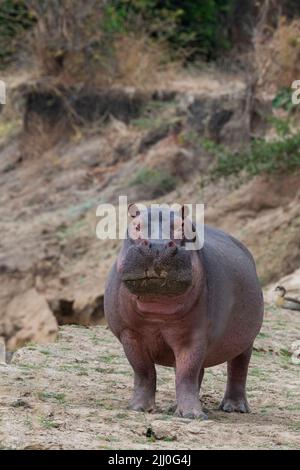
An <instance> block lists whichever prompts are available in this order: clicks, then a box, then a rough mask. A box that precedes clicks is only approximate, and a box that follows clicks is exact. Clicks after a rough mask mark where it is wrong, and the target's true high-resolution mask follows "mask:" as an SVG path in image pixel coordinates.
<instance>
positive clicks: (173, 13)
mask: <svg viewBox="0 0 300 470" xmlns="http://www.w3.org/2000/svg"><path fill="white" fill-rule="evenodd" d="M237 3H238V2H237V0H196V1H195V0H194V1H193V0H167V1H165V2H162V1H160V0H133V1H131V2H129V1H128V0H114V1H112V2H111V4H110V5H109V6H108V7H107V9H106V22H105V25H106V29H107V30H109V31H115V32H116V31H117V32H124V31H128V30H132V28H133V25H135V27H136V28H139V29H140V28H143V29H144V30H145V32H147V33H148V34H149V35H150V36H152V37H154V38H163V39H166V40H167V41H168V42H169V43H171V45H172V47H173V48H174V47H175V48H176V49H178V48H179V49H181V48H184V49H189V51H187V54H188V55H193V54H194V53H195V50H197V54H202V55H203V56H205V57H208V58H211V57H214V56H215V55H216V54H217V53H218V52H220V51H222V50H224V49H228V48H229V46H230V41H229V27H228V17H229V15H230V14H232V12H233V10H234V8H235V6H236V4H237Z"/></svg>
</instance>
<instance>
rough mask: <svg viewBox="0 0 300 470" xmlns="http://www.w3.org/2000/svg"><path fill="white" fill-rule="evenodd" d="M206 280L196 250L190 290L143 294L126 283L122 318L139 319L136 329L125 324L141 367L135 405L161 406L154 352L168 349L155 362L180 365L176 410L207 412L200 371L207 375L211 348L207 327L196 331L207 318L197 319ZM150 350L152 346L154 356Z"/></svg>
mask: <svg viewBox="0 0 300 470" xmlns="http://www.w3.org/2000/svg"><path fill="white" fill-rule="evenodd" d="M119 266H120V265H119ZM201 286H202V277H201V270H200V269H199V261H198V257H197V256H196V255H195V256H193V284H192V286H191V287H190V288H189V289H188V290H187V291H186V292H185V293H184V294H181V295H178V296H168V297H166V296H161V297H157V296H151V295H149V296H147V295H145V296H137V295H134V294H132V293H130V292H129V291H128V290H127V289H126V287H124V286H121V287H120V293H119V296H120V299H122V304H123V309H122V310H120V315H121V318H122V319H123V321H124V323H126V324H128V325H134V329H132V328H130V327H129V328H125V329H124V330H123V332H122V334H121V337H120V340H121V342H122V344H123V347H124V351H125V354H126V355H127V358H128V360H129V362H130V363H131V365H132V366H133V369H134V370H135V387H134V395H133V398H132V400H131V404H130V408H131V409H134V410H137V411H139V410H145V411H153V410H154V409H155V388H156V386H155V384H156V373H155V369H154V364H153V359H154V358H153V357H152V358H151V355H152V354H155V350H156V349H162V350H163V351H164V352H163V354H159V357H156V360H155V362H156V363H159V364H161V365H166V366H172V367H175V365H176V401H177V407H176V410H175V413H176V414H177V415H178V416H184V417H190V418H204V419H205V418H206V415H205V414H204V413H203V411H202V408H201V404H200V401H199V389H200V385H201V380H200V376H201V379H202V376H203V369H202V364H203V361H204V356H205V350H206V338H205V337H204V335H203V334H201V331H204V330H205V329H206V328H199V330H198V334H195V333H193V330H194V328H193V325H194V324H195V321H197V323H198V324H199V327H200V326H201V323H202V322H201V319H197V305H198V303H199V289H201ZM183 319H184V320H183ZM199 320H200V321H199ZM183 321H184V323H183ZM203 322H205V319H204V318H203ZM171 325H172V328H170V326H171ZM133 345H134V349H133ZM161 345H163V347H161ZM149 350H152V351H151V353H150V357H149Z"/></svg>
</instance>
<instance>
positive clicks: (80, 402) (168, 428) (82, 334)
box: [0, 306, 300, 449]
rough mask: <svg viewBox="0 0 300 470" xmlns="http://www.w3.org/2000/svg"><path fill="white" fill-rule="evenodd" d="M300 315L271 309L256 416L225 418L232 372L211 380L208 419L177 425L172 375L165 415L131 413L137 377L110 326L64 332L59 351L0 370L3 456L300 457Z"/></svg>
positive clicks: (253, 397) (161, 404)
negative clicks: (36, 452)
mask: <svg viewBox="0 0 300 470" xmlns="http://www.w3.org/2000/svg"><path fill="white" fill-rule="evenodd" d="M299 330H300V315H299V313H298V312H294V313H293V312H289V311H279V310H278V309H276V308H274V307H270V306H269V307H268V306H267V308H266V316H265V322H264V326H263V329H262V332H261V333H260V335H259V337H258V338H257V340H256V344H255V350H254V353H253V356H252V361H251V367H250V371H249V378H248V398H249V402H250V405H251V409H252V412H251V414H248V415H242V414H226V413H224V412H221V411H218V404H219V402H220V400H221V398H222V395H223V392H224V387H225V381H226V367H225V365H222V366H218V367H214V368H211V369H208V370H207V371H206V373H205V377H204V382H203V388H202V398H201V400H202V402H203V406H204V409H205V410H206V412H207V413H208V416H209V420H208V421H198V420H189V419H180V418H175V417H173V416H172V415H170V414H168V413H167V408H168V406H169V405H170V403H172V402H173V401H174V373H173V370H171V369H168V368H164V367H158V394H157V405H158V408H159V412H158V413H154V414H144V413H137V412H133V411H129V410H127V403H128V400H129V397H130V393H131V388H132V371H131V368H130V366H129V364H128V363H127V360H126V358H125V356H124V354H123V351H122V349H121V347H120V345H119V344H118V342H117V340H116V339H115V338H114V336H113V335H112V334H111V332H110V331H109V330H108V329H107V327H106V326H104V325H103V326H96V327H83V326H64V327H61V328H60V333H59V337H58V339H57V341H56V342H55V343H53V344H49V345H47V346H46V345H43V346H41V345H40V346H35V345H29V346H28V347H25V348H23V349H20V350H19V351H18V352H17V353H16V354H15V355H14V356H13V360H12V362H11V364H9V365H1V366H0V420H1V428H0V446H1V448H3V449H76V448H77V449H246V448H250V449H296V448H299V447H300V393H299V378H300V376H299V365H296V364H293V362H292V360H291V347H292V346H291V345H292V344H293V342H295V341H296V340H297V339H298V340H299Z"/></svg>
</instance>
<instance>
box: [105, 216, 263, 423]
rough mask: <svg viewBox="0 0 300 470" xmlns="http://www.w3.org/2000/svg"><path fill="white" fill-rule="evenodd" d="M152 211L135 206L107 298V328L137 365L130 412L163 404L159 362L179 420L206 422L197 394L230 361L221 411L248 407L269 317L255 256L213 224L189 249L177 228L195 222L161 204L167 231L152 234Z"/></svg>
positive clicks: (132, 363)
mask: <svg viewBox="0 0 300 470" xmlns="http://www.w3.org/2000/svg"><path fill="white" fill-rule="evenodd" d="M153 210H154V209H151V208H147V209H144V210H142V211H138V210H135V211H134V214H133V216H132V221H131V223H130V225H129V227H130V228H128V230H127V236H126V237H125V239H124V242H123V245H122V247H121V249H120V252H119V254H118V257H117V259H116V262H115V264H114V265H113V267H112V269H111V271H110V273H109V276H108V279H107V283H106V289H105V295H104V311H105V316H106V319H107V322H108V325H109V327H110V329H111V330H112V332H113V333H114V335H115V336H116V337H117V338H118V340H119V341H120V342H121V344H122V346H123V349H124V352H125V355H126V356H127V359H128V361H129V363H130V364H131V366H132V368H133V371H134V391H133V396H132V399H131V402H130V405H129V408H130V409H132V410H136V411H144V412H151V411H154V410H155V409H156V408H155V392H156V369H155V365H162V366H168V367H173V368H175V374H176V405H175V407H174V408H173V411H174V412H175V414H176V416H180V417H184V418H190V419H193V418H200V419H201V418H202V419H207V416H206V414H205V413H204V412H203V410H202V406H201V402H200V399H199V392H200V387H201V382H202V379H203V375H204V370H205V369H206V368H207V367H212V366H215V365H218V364H222V363H224V362H227V386H226V390H225V395H224V398H223V400H222V401H221V404H220V409H221V410H223V411H226V412H233V411H236V412H240V413H247V412H249V411H250V410H249V405H248V402H247V397H246V379H247V372H248V365H249V361H250V357H251V353H252V347H253V342H254V339H255V337H256V336H257V334H258V333H259V331H260V328H261V325H262V320H263V295H262V290H261V287H260V283H259V280H258V277H257V273H256V267H255V263H254V260H253V257H252V255H251V253H250V252H249V251H248V249H247V248H246V247H245V246H244V245H243V244H242V243H241V242H239V241H238V240H236V239H235V238H234V237H232V236H231V235H229V234H227V233H225V232H223V231H221V230H218V229H216V228H212V227H210V226H207V225H204V229H203V233H204V242H203V245H202V246H201V247H200V248H199V249H194V250H191V249H187V240H186V236H185V233H184V232H185V230H181V235H180V236H178V233H177V232H178V228H181V227H184V226H185V224H186V223H187V220H190V219H189V218H188V217H186V216H184V215H183V211H181V212H180V211H179V212H178V211H177V212H174V211H172V210H171V209H170V210H167V209H164V210H160V209H157V210H158V211H159V218H158V219H157V218H156V221H157V220H158V222H156V223H158V224H160V223H162V220H164V219H165V217H166V216H168V220H169V221H170V222H169V224H170V230H169V234H168V235H167V237H166V236H165V234H164V232H163V230H157V231H156V233H157V235H156V237H155V238H151V237H149V236H145V230H142V229H143V227H144V226H146V225H147V223H148V221H149V217H150V218H151V215H153ZM131 214H132V211H131ZM191 223H192V222H191ZM147 233H148V232H147Z"/></svg>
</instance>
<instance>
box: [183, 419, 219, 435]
mask: <svg viewBox="0 0 300 470" xmlns="http://www.w3.org/2000/svg"><path fill="white" fill-rule="evenodd" d="M213 423H214V422H213V421H211V420H208V419H207V420H203V421H196V422H195V421H192V422H191V423H189V424H188V425H187V427H186V430H187V431H188V432H190V433H192V434H201V433H203V432H206V428H207V426H209V425H211V424H213Z"/></svg>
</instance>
